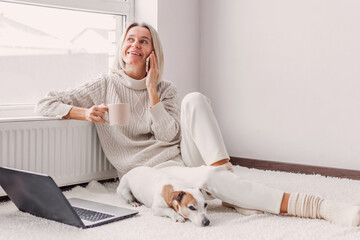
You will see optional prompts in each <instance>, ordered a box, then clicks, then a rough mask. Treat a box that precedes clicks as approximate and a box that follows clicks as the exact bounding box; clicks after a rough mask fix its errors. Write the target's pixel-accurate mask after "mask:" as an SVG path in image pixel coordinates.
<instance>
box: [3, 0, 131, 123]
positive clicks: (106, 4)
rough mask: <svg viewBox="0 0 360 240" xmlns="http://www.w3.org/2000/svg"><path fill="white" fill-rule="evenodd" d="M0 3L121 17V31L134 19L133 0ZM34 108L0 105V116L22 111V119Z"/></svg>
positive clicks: (64, 0)
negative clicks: (122, 18) (122, 20)
mask: <svg viewBox="0 0 360 240" xmlns="http://www.w3.org/2000/svg"><path fill="white" fill-rule="evenodd" d="M0 2H7V3H14V4H25V5H33V6H42V7H50V8H59V9H66V10H77V11H85V12H93V13H102V14H112V15H123V16H125V22H124V23H123V25H121V24H119V23H118V22H117V23H116V26H117V27H119V28H123V29H124V28H125V26H124V25H126V24H128V23H130V22H133V21H134V18H135V7H134V6H135V0H21V1H18V0H0ZM120 32H121V31H117V34H116V41H118V39H119V38H120ZM34 107H35V105H34V104H12V105H1V103H0V112H1V113H2V114H1V115H7V113H8V114H9V115H11V113H12V112H13V111H16V112H17V113H18V112H19V111H20V112H21V111H23V112H24V117H26V116H27V114H28V112H29V108H34ZM11 119H13V118H11ZM0 122H1V116H0Z"/></svg>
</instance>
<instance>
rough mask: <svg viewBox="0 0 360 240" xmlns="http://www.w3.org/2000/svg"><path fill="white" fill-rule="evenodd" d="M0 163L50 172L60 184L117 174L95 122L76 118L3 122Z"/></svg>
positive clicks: (81, 181)
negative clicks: (106, 155) (107, 156)
mask: <svg viewBox="0 0 360 240" xmlns="http://www.w3.org/2000/svg"><path fill="white" fill-rule="evenodd" d="M0 166H3V167H12V168H18V169H22V170H27V171H33V172H39V173H44V174H47V175H49V176H51V177H52V178H53V179H54V180H55V182H56V183H57V184H58V186H66V185H72V184H78V183H84V182H88V181H91V180H102V179H110V178H115V177H117V174H116V170H115V169H114V167H112V165H111V164H110V163H109V162H108V160H107V159H106V157H105V154H104V152H103V151H102V149H101V146H100V141H99V139H98V137H97V133H96V129H95V126H94V125H93V124H91V123H89V122H85V121H76V120H61V121H60V120H46V121H24V122H0ZM4 195H6V194H5V193H4V191H3V190H2V189H1V188H0V196H4Z"/></svg>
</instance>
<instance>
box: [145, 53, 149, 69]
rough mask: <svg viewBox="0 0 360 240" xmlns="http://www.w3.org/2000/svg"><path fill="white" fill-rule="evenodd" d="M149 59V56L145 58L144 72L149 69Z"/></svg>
mask: <svg viewBox="0 0 360 240" xmlns="http://www.w3.org/2000/svg"><path fill="white" fill-rule="evenodd" d="M149 61H150V56H149V57H147V59H146V66H145V69H146V72H148V71H149V67H150V66H149Z"/></svg>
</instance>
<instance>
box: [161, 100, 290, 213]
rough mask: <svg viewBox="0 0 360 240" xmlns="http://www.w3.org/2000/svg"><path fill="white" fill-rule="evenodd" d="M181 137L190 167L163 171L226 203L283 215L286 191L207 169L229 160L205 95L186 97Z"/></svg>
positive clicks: (183, 153) (186, 161) (183, 104)
mask: <svg viewBox="0 0 360 240" xmlns="http://www.w3.org/2000/svg"><path fill="white" fill-rule="evenodd" d="M181 133H182V140H181V155H182V159H183V162H184V163H185V165H186V166H187V167H166V168H163V171H165V172H167V173H170V174H171V175H173V176H174V177H177V178H180V179H182V180H183V181H187V182H188V183H191V184H192V186H193V187H200V188H203V189H204V190H206V191H208V192H209V193H211V195H213V196H214V197H215V198H218V199H220V200H222V201H224V202H227V203H230V204H233V205H236V206H239V207H242V208H248V209H256V210H262V211H266V212H271V213H275V214H279V213H280V205H281V201H282V198H283V195H284V192H283V191H280V190H277V189H273V188H269V187H266V186H263V185H261V184H257V183H252V182H249V181H247V180H245V179H243V178H241V176H238V175H236V174H234V173H231V172H229V171H226V170H225V169H224V168H222V167H210V166H208V165H210V164H212V163H214V162H217V161H219V160H222V159H230V158H229V155H228V153H227V150H226V147H225V144H224V141H223V138H222V135H221V132H220V129H219V125H218V123H217V121H216V118H215V115H214V113H213V111H212V108H211V105H210V100H209V99H208V98H207V97H206V96H204V95H203V94H201V93H190V94H188V95H186V96H185V97H184V99H183V101H182V104H181ZM204 165H205V166H204ZM200 166H201V167H200Z"/></svg>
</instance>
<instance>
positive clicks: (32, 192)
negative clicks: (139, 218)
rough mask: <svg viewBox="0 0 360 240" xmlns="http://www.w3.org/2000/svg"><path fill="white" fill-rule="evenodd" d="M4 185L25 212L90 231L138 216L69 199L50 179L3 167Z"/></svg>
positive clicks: (0, 179) (1, 179) (0, 173)
mask: <svg viewBox="0 0 360 240" xmlns="http://www.w3.org/2000/svg"><path fill="white" fill-rule="evenodd" d="M0 185H1V187H2V188H3V189H4V191H5V192H6V193H7V195H8V196H9V198H10V199H11V200H12V201H13V202H14V204H15V205H16V207H17V208H18V209H19V210H20V211H23V212H28V213H30V214H33V215H35V216H38V217H43V218H46V219H49V220H54V221H57V222H61V223H65V224H68V225H72V226H76V227H79V228H90V227H95V226H99V225H102V224H106V223H110V222H114V221H118V220H121V219H125V218H129V217H132V216H134V215H136V214H137V213H138V212H137V211H134V210H131V209H126V208H120V207H116V206H111V205H107V204H102V203H97V202H93V201H88V200H84V199H79V198H70V199H66V198H65V196H64V194H63V193H62V192H61V190H60V188H59V187H58V186H57V185H56V183H55V182H54V180H53V179H52V178H51V177H50V176H47V175H44V174H39V173H34V172H28V171H23V170H18V169H12V168H5V167H0Z"/></svg>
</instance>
